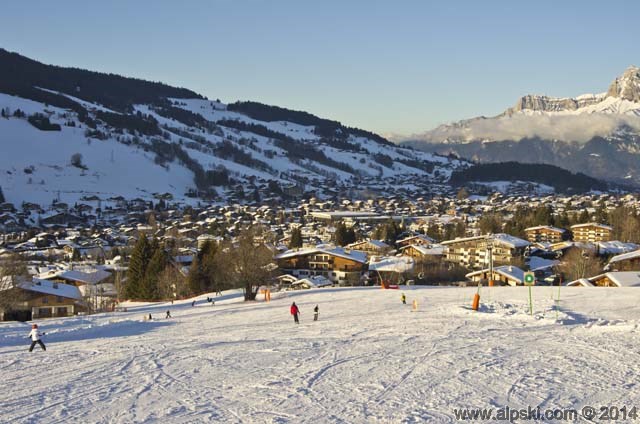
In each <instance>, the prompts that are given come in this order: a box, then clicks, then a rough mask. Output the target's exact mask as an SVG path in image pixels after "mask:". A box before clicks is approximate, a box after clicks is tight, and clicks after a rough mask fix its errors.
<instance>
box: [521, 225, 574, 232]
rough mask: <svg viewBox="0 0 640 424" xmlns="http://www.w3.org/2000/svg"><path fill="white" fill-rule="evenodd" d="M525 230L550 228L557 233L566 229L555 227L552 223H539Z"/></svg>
mask: <svg viewBox="0 0 640 424" xmlns="http://www.w3.org/2000/svg"><path fill="white" fill-rule="evenodd" d="M524 230H525V231H537V230H549V231H553V232H556V233H564V232H565V231H566V230H564V229H562V228H558V227H553V226H551V225H538V226H536V227H529V228H525V229H524Z"/></svg>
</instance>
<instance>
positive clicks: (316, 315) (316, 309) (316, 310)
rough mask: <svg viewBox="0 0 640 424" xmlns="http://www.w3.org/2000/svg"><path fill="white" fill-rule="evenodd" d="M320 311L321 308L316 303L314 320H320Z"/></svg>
mask: <svg viewBox="0 0 640 424" xmlns="http://www.w3.org/2000/svg"><path fill="white" fill-rule="evenodd" d="M319 311H320V309H319V308H318V305H316V307H315V308H313V320H314V321H318V312H319Z"/></svg>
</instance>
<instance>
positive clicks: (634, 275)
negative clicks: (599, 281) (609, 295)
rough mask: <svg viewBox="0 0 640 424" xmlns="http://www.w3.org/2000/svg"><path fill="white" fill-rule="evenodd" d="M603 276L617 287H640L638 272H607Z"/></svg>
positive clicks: (639, 273)
mask: <svg viewBox="0 0 640 424" xmlns="http://www.w3.org/2000/svg"><path fill="white" fill-rule="evenodd" d="M604 275H605V276H606V277H607V278H608V279H609V280H611V282H612V283H614V284H615V285H617V286H618V287H640V271H619V272H607V273H606V274H604ZM595 278H596V277H594V279H595Z"/></svg>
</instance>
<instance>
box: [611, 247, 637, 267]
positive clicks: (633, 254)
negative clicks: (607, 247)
mask: <svg viewBox="0 0 640 424" xmlns="http://www.w3.org/2000/svg"><path fill="white" fill-rule="evenodd" d="M635 258H640V249H638V250H634V251H633V252H628V253H623V254H621V255H616V256H614V257H613V258H611V259H610V260H609V264H612V263H615V262H620V261H626V260H629V259H635Z"/></svg>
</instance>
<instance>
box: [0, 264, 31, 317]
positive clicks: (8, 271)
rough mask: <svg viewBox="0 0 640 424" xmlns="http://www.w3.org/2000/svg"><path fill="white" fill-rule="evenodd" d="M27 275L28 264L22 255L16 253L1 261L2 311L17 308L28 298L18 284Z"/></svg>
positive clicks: (0, 290)
mask: <svg viewBox="0 0 640 424" xmlns="http://www.w3.org/2000/svg"><path fill="white" fill-rule="evenodd" d="M27 275H28V273H27V267H26V264H25V262H24V260H23V259H22V258H21V257H20V256H18V255H14V256H10V257H8V258H5V259H2V261H0V311H4V312H8V311H12V310H15V309H16V308H18V307H19V306H20V304H21V303H22V302H24V301H25V300H26V294H25V292H24V291H23V290H20V289H18V288H17V286H18V284H19V283H20V281H22V280H24V279H25V278H26V277H27Z"/></svg>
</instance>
